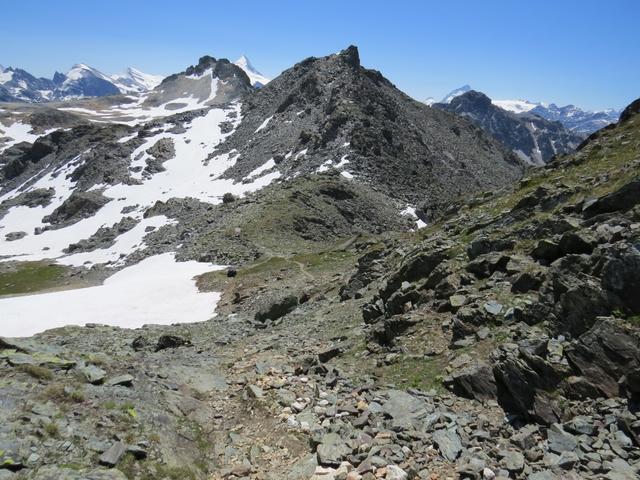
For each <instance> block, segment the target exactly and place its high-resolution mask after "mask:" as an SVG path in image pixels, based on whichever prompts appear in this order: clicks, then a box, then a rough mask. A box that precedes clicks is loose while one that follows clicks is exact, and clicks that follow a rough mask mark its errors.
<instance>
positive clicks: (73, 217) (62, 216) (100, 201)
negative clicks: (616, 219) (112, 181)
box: [42, 191, 111, 228]
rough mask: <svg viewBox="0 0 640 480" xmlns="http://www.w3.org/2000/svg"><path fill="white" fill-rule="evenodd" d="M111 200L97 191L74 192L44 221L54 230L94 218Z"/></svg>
mask: <svg viewBox="0 0 640 480" xmlns="http://www.w3.org/2000/svg"><path fill="white" fill-rule="evenodd" d="M110 200H111V199H110V198H107V197H105V196H103V195H102V194H101V193H100V192H97V191H91V192H73V193H72V194H71V196H70V197H69V198H68V199H66V200H65V201H64V203H63V204H62V205H60V206H59V207H58V208H56V209H55V210H54V211H53V213H52V214H51V215H47V216H46V217H44V218H43V219H42V220H43V222H45V223H50V224H51V225H52V226H53V227H54V228H62V227H64V226H67V225H71V224H73V223H75V222H78V221H80V220H82V219H83V218H86V217H90V216H92V215H93V214H95V213H96V212H97V211H98V210H100V209H101V208H102V207H103V206H104V205H106V204H107V203H108V202H109V201H110Z"/></svg>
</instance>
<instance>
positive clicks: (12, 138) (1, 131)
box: [0, 122, 56, 153]
mask: <svg viewBox="0 0 640 480" xmlns="http://www.w3.org/2000/svg"><path fill="white" fill-rule="evenodd" d="M31 130H32V127H31V125H29V124H28V123H22V122H15V123H13V124H11V125H10V126H8V127H5V126H4V125H2V123H0V139H4V141H5V143H1V144H0V153H2V152H4V151H5V150H6V149H7V148H9V147H11V146H13V145H15V144H17V143H20V142H29V143H33V142H35V141H36V140H37V139H38V138H39V137H41V136H43V135H48V134H49V133H51V132H53V131H54V130H56V129H55V128H53V129H51V130H47V131H46V132H44V133H42V134H40V135H37V134H35V133H31Z"/></svg>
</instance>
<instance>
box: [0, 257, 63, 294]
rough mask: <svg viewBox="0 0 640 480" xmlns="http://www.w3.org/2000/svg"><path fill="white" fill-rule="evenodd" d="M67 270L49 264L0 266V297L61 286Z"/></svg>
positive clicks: (29, 263) (34, 263)
mask: <svg viewBox="0 0 640 480" xmlns="http://www.w3.org/2000/svg"><path fill="white" fill-rule="evenodd" d="M69 271H70V270H69V268H68V267H65V266H63V265H57V264H52V263H49V262H19V263H13V264H11V265H4V266H0V296H3V295H18V294H23V293H34V292H38V291H42V290H47V289H50V288H56V287H60V286H62V284H63V282H64V280H65V278H66V277H67V275H68V273H69Z"/></svg>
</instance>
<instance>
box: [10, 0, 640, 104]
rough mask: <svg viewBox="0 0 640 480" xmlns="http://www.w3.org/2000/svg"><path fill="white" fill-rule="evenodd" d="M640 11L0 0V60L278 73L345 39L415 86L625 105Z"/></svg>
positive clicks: (110, 68) (408, 87)
mask: <svg viewBox="0 0 640 480" xmlns="http://www.w3.org/2000/svg"><path fill="white" fill-rule="evenodd" d="M639 19H640V2H639V1H637V0H609V1H603V0H600V1H595V0H555V1H548V0H538V1H523V0H520V1H519V0H511V1H508V0H485V1H473V0H466V1H465V0H458V1H451V0H450V1H446V2H445V1H440V2H436V1H426V0H423V1H418V0H417V1H403V0H393V1H378V0H367V1H348V0H343V1H334V0H322V1H308V0H307V1H305V0H298V1H293V0H280V1H278V0H276V1H272V2H265V1H260V2H257V1H253V0H243V1H234V0H225V1H197V0H180V1H176V0H173V1H167V0H155V1H136V0H130V1H121V0H111V1H100V2H99V1H92V0H82V1H78V0H60V1H50V0H41V1H35V0H18V1H7V2H4V3H3V8H2V22H1V23H2V27H1V28H0V45H2V47H1V48H0V64H2V65H4V66H20V67H22V68H25V69H26V70H28V71H30V72H32V73H34V74H36V75H38V76H51V75H52V74H53V72H54V71H55V70H56V69H57V70H67V69H68V68H69V67H71V65H72V64H74V63H80V62H83V63H87V64H89V65H92V66H95V67H97V68H99V69H100V70H102V71H104V72H105V73H116V72H118V71H121V70H123V69H124V68H125V67H127V66H129V65H131V66H135V67H137V68H140V69H141V70H144V71H148V72H149V73H162V74H169V73H173V72H177V71H181V70H184V68H185V67H186V66H188V65H190V64H192V63H195V62H196V61H197V59H198V57H200V56H202V55H204V54H210V55H213V56H214V57H227V58H230V59H231V60H234V59H235V58H236V57H238V56H240V55H241V54H243V53H244V54H246V55H247V56H248V57H249V58H250V60H251V61H252V63H253V64H254V65H255V66H256V68H258V69H259V70H261V71H262V73H264V74H265V75H267V76H275V75H277V74H278V73H279V72H280V71H282V70H283V69H286V68H288V67H289V66H291V65H293V64H294V63H295V62H297V61H299V60H301V59H303V58H305V57H308V56H311V55H314V56H321V55H326V54H329V53H332V52H336V51H338V50H340V49H342V48H344V47H346V46H347V45H349V44H355V45H357V46H358V47H359V48H360V56H361V60H362V63H363V64H364V65H365V66H367V67H370V68H375V69H377V70H380V71H382V73H383V74H384V75H385V76H386V77H388V78H389V79H390V80H391V81H392V82H394V83H395V84H396V85H397V86H398V87H399V88H401V89H402V90H404V91H406V92H407V93H409V94H410V95H412V96H414V97H415V98H418V99H425V98H427V97H429V96H433V97H435V98H438V99H439V98H441V97H442V96H443V95H444V94H446V93H447V92H449V91H450V90H452V89H454V88H456V87H458V86H460V85H463V84H465V83H468V84H470V85H471V86H472V87H474V88H475V89H477V90H481V91H484V92H485V93H487V94H488V95H489V96H491V97H493V98H524V99H529V100H533V101H553V102H556V103H559V104H566V103H574V104H576V105H579V106H583V107H587V108H592V109H601V108H607V107H615V108H621V107H624V106H625V105H627V104H628V103H630V102H631V101H632V100H634V99H635V98H637V97H640V84H639V82H638V78H640V61H639V60H640V53H639V49H640V48H639V47H640V28H638V20H639Z"/></svg>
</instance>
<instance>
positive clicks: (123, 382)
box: [106, 374, 134, 387]
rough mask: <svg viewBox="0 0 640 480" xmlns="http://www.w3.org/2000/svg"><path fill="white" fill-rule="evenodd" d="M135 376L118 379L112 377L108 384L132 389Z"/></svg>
mask: <svg viewBox="0 0 640 480" xmlns="http://www.w3.org/2000/svg"><path fill="white" fill-rule="evenodd" d="M133 380H134V378H133V376H132V375H129V374H124V375H118V376H116V377H112V378H110V379H109V380H107V382H106V384H107V385H109V386H111V387H113V386H116V385H120V386H122V387H132V386H133Z"/></svg>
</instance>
